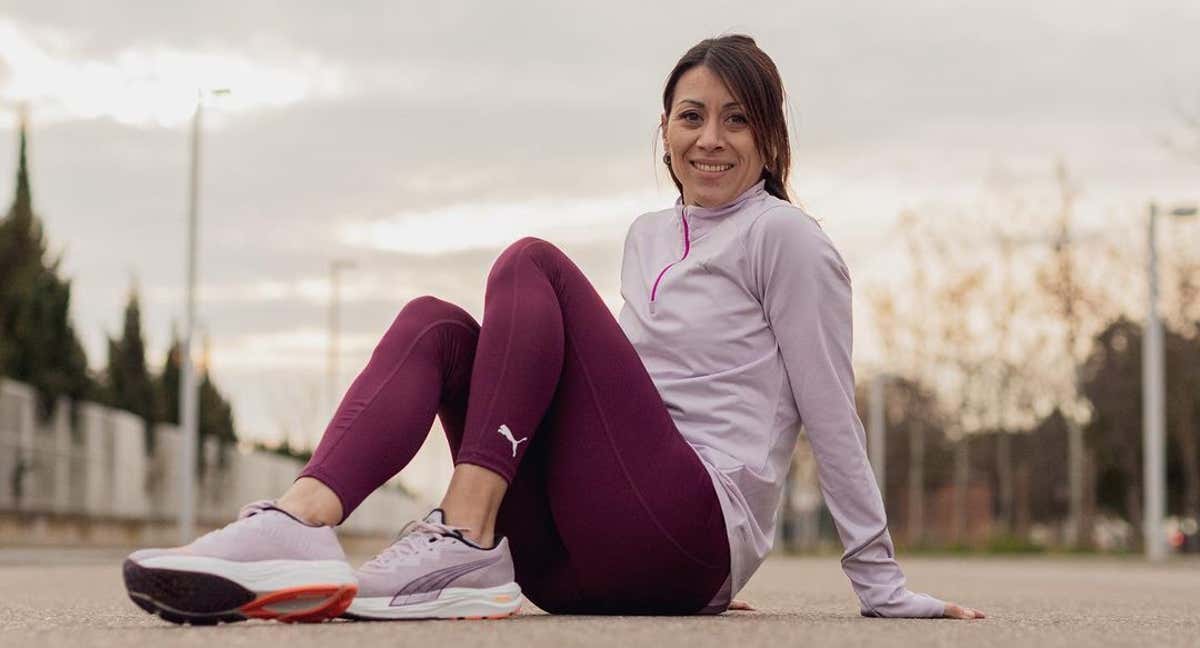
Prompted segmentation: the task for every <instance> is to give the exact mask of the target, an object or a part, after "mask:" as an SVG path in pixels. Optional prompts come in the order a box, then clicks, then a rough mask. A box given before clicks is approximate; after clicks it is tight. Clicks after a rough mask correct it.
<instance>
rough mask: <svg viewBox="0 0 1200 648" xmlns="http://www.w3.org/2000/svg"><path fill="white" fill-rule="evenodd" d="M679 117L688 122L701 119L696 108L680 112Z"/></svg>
mask: <svg viewBox="0 0 1200 648" xmlns="http://www.w3.org/2000/svg"><path fill="white" fill-rule="evenodd" d="M679 118H680V119H682V120H684V121H687V122H692V123H695V122H698V121H700V113H698V112H696V111H695V110H689V111H687V112H685V113H682V114H680V115H679Z"/></svg>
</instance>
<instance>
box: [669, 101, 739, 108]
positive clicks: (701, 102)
mask: <svg viewBox="0 0 1200 648" xmlns="http://www.w3.org/2000/svg"><path fill="white" fill-rule="evenodd" d="M679 103H681V104H685V103H686V104H693V105H696V106H699V107H701V108H703V107H704V102H703V101H700V100H699V99H680V100H679ZM740 105H742V104H741V102H739V101H730V102H728V103H726V104H725V105H724V106H721V110H725V109H726V108H731V107H733V106H740Z"/></svg>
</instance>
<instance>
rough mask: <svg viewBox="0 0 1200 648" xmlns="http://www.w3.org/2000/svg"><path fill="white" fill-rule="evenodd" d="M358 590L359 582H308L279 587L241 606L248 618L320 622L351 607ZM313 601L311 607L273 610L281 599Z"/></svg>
mask: <svg viewBox="0 0 1200 648" xmlns="http://www.w3.org/2000/svg"><path fill="white" fill-rule="evenodd" d="M355 594H358V586H357V585H305V586H303V587H289V588H287V589H281V590H275V591H274V592H268V593H266V594H263V595H261V596H259V597H258V598H256V599H254V600H253V601H250V602H249V603H247V604H245V605H243V606H242V607H240V608H238V612H241V613H242V615H244V616H245V617H246V618H247V619H274V620H276V621H282V622H283V623H320V622H322V621H327V620H329V619H336V618H337V617H338V615H340V614H341V613H342V612H345V611H346V608H348V607H350V603H351V602H353V601H354V595H355ZM304 601H312V603H313V604H312V606H311V607H302V608H299V609H290V610H286V611H278V610H272V609H270V607H271V606H272V605H279V604H280V603H303V602H304Z"/></svg>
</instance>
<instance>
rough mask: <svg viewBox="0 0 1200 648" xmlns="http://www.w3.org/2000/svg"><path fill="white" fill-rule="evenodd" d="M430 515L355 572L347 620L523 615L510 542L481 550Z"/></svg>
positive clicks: (437, 515) (442, 518)
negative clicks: (355, 583)
mask: <svg viewBox="0 0 1200 648" xmlns="http://www.w3.org/2000/svg"><path fill="white" fill-rule="evenodd" d="M464 530H466V529H463V528H461V527H452V526H449V525H447V524H446V523H445V514H444V513H443V512H442V510H441V509H434V510H433V511H432V512H431V513H430V514H429V515H427V516H426V517H425V519H424V520H418V521H413V522H410V523H409V524H408V526H406V527H405V528H404V530H403V531H401V532H400V537H399V538H398V539H397V540H396V542H394V543H392V545H391V546H390V547H388V548H387V549H384V550H383V552H382V553H380V554H379V555H378V556H375V557H374V558H373V559H371V560H370V561H369V562H367V563H366V564H364V565H363V566H362V567H360V568H359V569H358V571H357V572H355V574H356V575H357V577H358V583H359V590H358V596H357V597H356V598H355V599H354V602H353V603H351V604H350V609H349V610H347V611H346V613H345V614H343V615H342V616H345V617H348V618H351V619H464V618H465V619H485V618H486V619H500V618H504V617H507V616H512V615H514V614H516V613H517V611H518V610H520V609H521V588H520V587H519V586H518V585H517V584H516V583H515V582H513V562H512V554H511V553H509V550H508V538H501V539H500V541H499V542H497V543H496V545H495V546H494V547H492V548H490V549H484V548H483V547H480V546H478V545H476V544H474V543H473V542H471V541H470V540H467V538H466V537H464V536H463V534H462V531H464Z"/></svg>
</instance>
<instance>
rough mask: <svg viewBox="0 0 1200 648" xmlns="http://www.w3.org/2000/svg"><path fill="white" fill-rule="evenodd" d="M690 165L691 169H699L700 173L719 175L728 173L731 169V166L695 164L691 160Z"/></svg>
mask: <svg viewBox="0 0 1200 648" xmlns="http://www.w3.org/2000/svg"><path fill="white" fill-rule="evenodd" d="M691 165H692V167H694V168H696V169H699V170H701V171H705V172H708V173H720V172H722V171H728V170H730V169H732V168H733V165H732V164H708V163H705V162H696V161H695V160H693V161H692V162H691Z"/></svg>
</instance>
